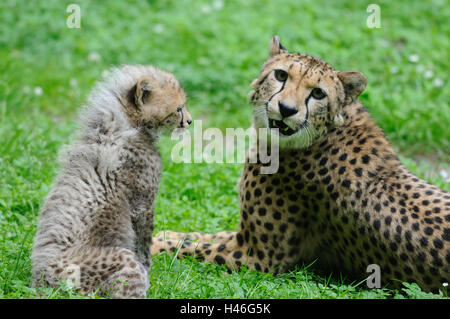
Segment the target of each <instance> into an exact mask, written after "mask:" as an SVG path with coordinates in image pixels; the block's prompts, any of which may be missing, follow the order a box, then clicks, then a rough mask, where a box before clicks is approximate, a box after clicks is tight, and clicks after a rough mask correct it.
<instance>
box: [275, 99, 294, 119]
mask: <svg viewBox="0 0 450 319" xmlns="http://www.w3.org/2000/svg"><path fill="white" fill-rule="evenodd" d="M278 107H279V109H280V113H281V116H282V117H289V116H291V115H294V114H295V113H297V112H298V110H297V108H296V107H295V106H292V105H289V104H286V103H284V102H281V101H280V102H278Z"/></svg>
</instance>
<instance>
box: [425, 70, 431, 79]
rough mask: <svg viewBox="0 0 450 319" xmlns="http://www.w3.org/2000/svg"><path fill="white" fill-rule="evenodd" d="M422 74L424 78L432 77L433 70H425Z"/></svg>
mask: <svg viewBox="0 0 450 319" xmlns="http://www.w3.org/2000/svg"><path fill="white" fill-rule="evenodd" d="M423 76H424V77H425V79H430V78H432V77H433V71H431V70H426V71H425V73H424V74H423Z"/></svg>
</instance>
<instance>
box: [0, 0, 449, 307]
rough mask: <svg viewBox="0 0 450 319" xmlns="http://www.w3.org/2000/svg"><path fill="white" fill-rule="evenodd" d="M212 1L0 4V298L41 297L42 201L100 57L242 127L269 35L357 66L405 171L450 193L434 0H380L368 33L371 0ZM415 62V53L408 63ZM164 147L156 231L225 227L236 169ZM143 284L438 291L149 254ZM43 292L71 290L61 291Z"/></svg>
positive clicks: (203, 290)
mask: <svg viewBox="0 0 450 319" xmlns="http://www.w3.org/2000/svg"><path fill="white" fill-rule="evenodd" d="M70 3H78V4H80V6H81V10H82V19H81V29H69V28H67V27H66V20H65V19H66V17H67V14H66V12H65V11H66V7H67V5H68V4H70ZM214 3H216V4H217V3H222V2H218V1H184V0H183V1H175V0H166V1H126V2H125V1H111V0H110V1H95V2H94V1H84V0H83V1H74V0H67V1H59V0H53V1H49V0H45V1H44V0H41V1H33V2H30V1H26V0H22V1H12V0H4V1H2V2H1V3H0V70H1V72H0V141H1V143H0V298H35V297H38V296H40V294H39V293H38V292H37V291H36V290H35V289H32V288H30V270H31V264H30V253H31V248H32V242H33V236H34V233H35V231H36V221H37V217H38V214H39V208H40V205H41V204H42V203H43V200H44V198H45V195H46V194H47V192H48V191H49V187H50V185H51V183H52V181H53V178H54V177H55V175H56V174H57V172H58V161H57V157H58V151H59V149H60V148H61V146H63V145H64V144H67V143H69V142H70V139H71V134H72V133H73V132H74V130H75V128H76V126H75V124H74V122H73V121H74V119H75V118H76V114H77V111H78V109H79V106H80V105H82V103H83V102H84V100H85V97H86V95H87V93H88V92H89V90H90V89H91V87H92V85H93V84H94V82H95V81H96V80H97V79H98V78H100V76H101V73H102V72H103V71H104V70H105V69H107V68H109V67H110V66H111V65H117V64H123V63H127V64H132V63H145V64H147V63H151V64H155V65H157V66H159V67H160V68H163V69H166V70H169V71H172V72H174V73H175V75H176V76H177V77H178V78H179V79H180V81H181V83H182V84H183V86H184V88H185V90H186V92H187V93H188V96H189V104H188V106H189V108H190V111H191V113H192V115H193V117H194V119H202V120H204V123H203V127H204V128H205V127H218V128H221V129H225V128H226V127H243V128H247V127H248V126H249V125H250V117H251V107H250V106H249V105H247V104H246V95H247V93H248V91H249V84H250V82H251V81H252V79H253V78H255V77H256V76H257V75H258V70H259V68H260V66H261V64H262V62H263V61H264V60H265V59H266V57H267V54H268V42H269V39H270V37H271V36H272V35H274V34H278V35H280V36H281V39H282V42H283V44H284V45H285V46H286V47H287V48H288V49H290V50H292V51H301V52H305V53H309V54H311V55H315V56H319V57H322V58H323V59H325V60H326V61H328V62H330V63H331V64H332V65H334V66H335V67H336V68H338V69H341V70H343V69H356V70H359V71H362V72H364V73H365V74H366V75H367V77H368V83H369V84H368V87H367V89H366V91H365V92H364V93H363V95H362V96H361V100H362V101H363V103H364V104H365V106H366V107H367V108H368V109H369V110H370V112H371V113H372V115H373V117H374V118H375V120H376V121H377V123H378V124H379V125H380V126H381V127H382V128H383V129H384V130H385V132H386V134H387V136H388V137H389V139H390V140H391V141H392V142H393V144H394V146H395V148H396V149H397V150H398V151H399V152H400V153H401V155H402V157H401V159H402V161H403V162H404V163H405V165H406V166H407V167H408V168H409V169H411V170H412V171H413V172H414V173H416V174H417V175H418V176H420V177H422V178H425V179H426V180H428V181H430V182H432V183H434V184H436V185H438V186H440V187H442V188H444V189H446V190H449V189H450V185H449V180H448V178H447V179H445V178H444V177H442V176H441V175H440V174H439V172H440V171H441V170H445V171H446V172H449V171H450V170H449V166H448V163H449V158H450V154H449V149H450V143H449V141H450V130H449V129H448V123H450V109H449V103H448V102H449V93H450V92H449V88H448V85H447V83H446V81H448V76H447V74H448V71H449V65H448V52H449V33H450V30H449V25H448V20H449V17H450V12H449V8H448V5H446V2H445V1H443V0H442V1H438V0H436V1H420V0H416V1H408V2H405V3H402V2H400V1H399V2H394V1H378V2H377V3H378V4H379V5H380V7H381V23H382V28H381V29H368V28H367V27H366V25H365V22H366V18H367V15H368V14H367V13H366V7H367V5H368V4H369V3H371V1H351V0H348V1H326V2H325V1H323V2H320V1H317V0H306V1H297V0H290V1H284V2H282V3H280V2H275V1H261V0H250V1H245V4H239V3H238V2H237V1H227V2H223V4H224V5H223V7H222V8H219V9H217V7H218V6H217V5H213V4H214ZM219 7H220V6H219ZM96 56H97V57H99V58H97V59H96V58H95V57H96ZM415 56H417V57H418V61H417V62H411V61H410V60H411V57H415ZM412 60H414V59H412ZM440 81H441V82H442V83H443V84H442V85H439V82H440ZM39 88H40V89H41V90H42V94H39V93H40V89H39ZM36 93H38V94H36ZM174 143H175V142H174V141H171V140H170V139H168V138H165V139H163V140H162V142H161V149H162V154H163V158H164V172H163V178H162V185H161V188H160V193H159V195H158V198H157V203H156V208H155V211H156V217H155V219H156V221H155V222H156V231H159V230H162V229H165V228H170V229H172V230H178V231H197V230H199V231H203V232H217V231H222V230H234V229H236V228H237V225H238V222H239V203H238V196H237V191H236V182H237V179H238V177H239V175H240V171H241V169H242V165H241V164H175V163H172V162H171V161H170V150H171V146H173V145H174ZM150 280H151V283H152V286H151V288H150V290H149V291H148V296H149V297H151V298H221V297H230V298H396V297H399V298H400V297H408V298H431V297H439V296H437V295H431V294H424V293H423V292H421V291H420V289H418V288H417V287H415V286H408V287H405V289H404V291H403V293H404V294H403V295H401V294H399V292H395V291H388V290H367V289H364V284H361V285H359V286H358V285H356V283H353V284H349V283H347V282H345V283H343V282H342V281H341V280H340V279H339V277H337V278H327V277H323V276H319V275H317V274H315V272H314V271H313V270H311V269H310V268H308V267H301V268H298V269H296V270H295V271H293V272H292V273H289V274H284V275H281V276H279V277H273V276H271V275H268V274H261V273H258V272H254V271H245V270H244V271H242V272H239V273H232V274H230V275H227V274H226V273H225V271H224V269H223V268H221V267H218V266H215V265H211V264H200V263H197V262H194V261H192V260H173V259H171V258H170V257H169V256H167V255H162V256H158V257H156V258H154V264H153V267H152V269H151V273H150ZM40 293H41V294H42V296H44V297H48V298H72V297H73V298H78V297H80V296H78V295H76V294H75V293H73V292H72V291H71V290H70V289H68V288H66V287H61V288H60V289H55V290H44V291H42V292H40Z"/></svg>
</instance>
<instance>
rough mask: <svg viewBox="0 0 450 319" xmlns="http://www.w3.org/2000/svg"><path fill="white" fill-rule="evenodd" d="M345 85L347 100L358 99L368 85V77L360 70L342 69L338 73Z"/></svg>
mask: <svg viewBox="0 0 450 319" xmlns="http://www.w3.org/2000/svg"><path fill="white" fill-rule="evenodd" d="M337 76H338V78H339V80H341V82H342V85H343V86H344V91H345V96H346V100H347V98H350V99H349V100H350V101H353V100H356V98H357V97H358V96H359V95H360V94H361V93H362V92H363V91H364V89H365V88H366V85H367V78H366V76H365V75H364V74H362V73H361V72H358V71H342V72H338V74H337Z"/></svg>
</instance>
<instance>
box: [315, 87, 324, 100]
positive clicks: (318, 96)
mask: <svg viewBox="0 0 450 319" xmlns="http://www.w3.org/2000/svg"><path fill="white" fill-rule="evenodd" d="M311 95H312V97H313V98H315V99H316V100H321V99H323V98H324V97H325V96H327V94H326V93H325V92H324V91H323V90H322V89H319V88H315V89H313V90H312V91H311Z"/></svg>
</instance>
